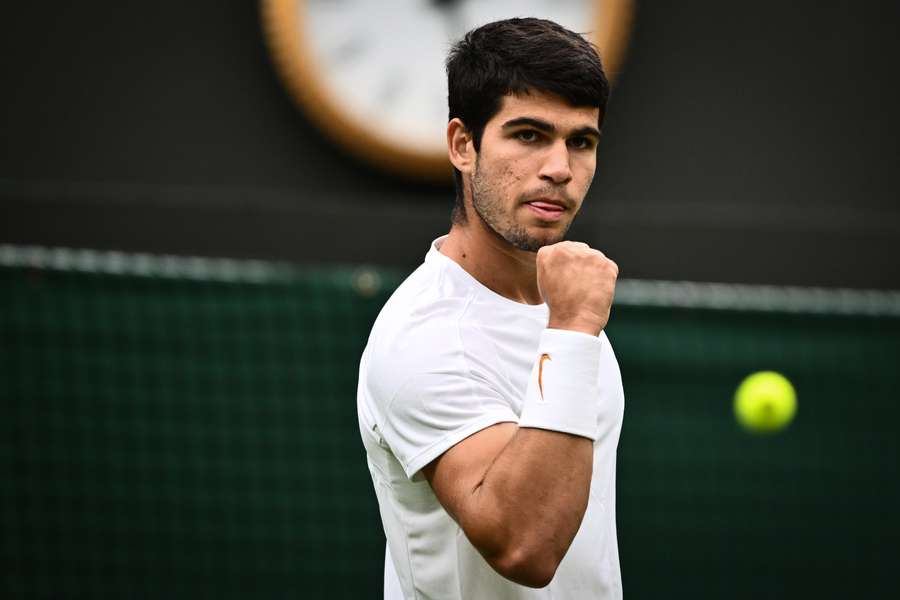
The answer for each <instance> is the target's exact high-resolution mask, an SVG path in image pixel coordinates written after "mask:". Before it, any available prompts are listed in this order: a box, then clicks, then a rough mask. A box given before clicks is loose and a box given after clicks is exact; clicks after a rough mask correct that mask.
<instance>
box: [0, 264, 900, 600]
mask: <svg viewBox="0 0 900 600" xmlns="http://www.w3.org/2000/svg"><path fill="white" fill-rule="evenodd" d="M400 280H401V276H400V274H398V273H395V272H389V271H385V270H372V269H366V270H353V269H331V270H312V269H298V268H293V267H288V266H285V265H277V264H270V263H252V262H235V261H224V260H221V261H211V260H201V259H175V258H166V257H147V256H135V255H127V256H126V255H121V254H116V253H107V254H98V253H91V252H87V251H81V252H77V251H62V250H60V251H48V250H37V249H24V250H23V249H11V248H9V247H6V248H3V249H0V343H2V356H3V360H2V363H0V364H2V366H0V406H2V412H0V468H2V473H3V477H2V479H0V532H2V536H0V560H2V563H3V565H4V567H3V578H2V580H0V581H2V583H0V586H2V587H0V590H2V593H3V596H4V597H17V598H20V597H22V598H24V597H43V598H50V597H53V598H56V597H71V596H76V597H91V598H94V597H117V598H118V597H167V598H174V597H190V598H243V597H246V596H248V595H252V596H254V597H266V598H282V597H289V596H290V597H302V598H377V597H380V593H381V574H382V568H383V562H382V561H383V556H384V555H383V544H384V537H383V533H382V531H381V522H380V518H379V516H378V510H377V504H376V501H375V497H374V494H373V492H372V490H371V483H370V480H369V476H368V473H367V471H366V467H365V460H364V451H363V448H362V444H361V442H360V440H359V434H358V430H357V424H356V405H355V391H356V375H357V367H358V360H359V356H360V353H361V351H362V349H363V347H364V345H365V341H366V337H367V334H368V330H369V327H370V325H371V323H372V321H373V320H374V318H375V316H376V315H377V313H378V310H379V309H380V307H381V305H382V304H383V303H384V301H385V300H386V299H387V297H388V296H389V294H390V292H391V291H392V290H393V288H394V287H395V286H396V285H397V284H398V283H399V282H400ZM679 285H681V287H679ZM753 294H756V295H757V296H758V297H757V298H755V299H753ZM729 297H730V298H731V300H728V298H729ZM748 298H749V300H748ZM896 300H897V298H896V295H891V294H874V295H873V294H872V293H869V294H858V293H856V294H854V293H847V292H843V293H824V292H814V291H812V292H811V291H802V290H786V291H785V290H781V291H779V290H768V291H767V290H766V289H761V288H735V287H733V286H732V287H716V286H688V287H684V285H682V284H662V283H659V282H657V283H641V282H630V283H629V282H623V284H622V286H621V292H620V295H619V300H618V301H617V305H616V307H615V309H614V313H613V319H612V321H611V324H610V326H609V328H608V332H609V335H610V337H611V339H612V340H613V343H614V344H615V348H616V353H617V356H618V359H619V362H620V364H621V367H622V372H623V377H624V382H625V389H626V413H625V425H624V428H623V432H622V440H621V444H620V448H619V467H618V468H619V482H618V523H619V544H620V550H621V558H622V570H623V577H624V583H625V589H626V594H627V597H629V598H663V597H669V598H671V597H674V598H679V597H690V598H739V597H747V598H750V597H754V598H759V597H765V598H798V597H865V594H866V593H869V592H874V591H877V590H882V589H891V588H892V587H893V585H890V587H888V584H890V583H891V582H892V581H893V577H891V575H892V568H893V562H894V558H893V557H894V556H895V554H896V553H895V551H894V548H895V547H896V543H897V541H898V537H900V517H898V515H897V512H898V507H900V493H898V485H897V483H896V480H897V462H898V456H900V452H898V450H900V444H898V441H897V439H896V435H895V433H894V429H895V423H896V422H897V420H898V418H900V409H898V408H897V400H898V389H900V368H898V367H900V302H897V301H896ZM764 369H771V370H777V371H781V372H782V373H784V374H785V375H787V376H788V377H789V378H790V379H791V380H792V381H793V382H794V384H795V386H796V388H797V390H798V395H799V411H798V414H797V418H796V419H795V422H794V423H793V424H792V425H791V426H790V427H789V428H788V429H787V430H786V431H783V432H781V433H779V434H775V435H768V436H753V435H750V434H747V433H745V432H743V431H742V430H741V429H740V428H739V427H738V426H737V424H736V422H735V420H734V416H733V413H732V405H731V399H732V395H733V393H734V389H735V387H736V386H737V384H738V382H739V381H740V380H741V379H742V378H743V377H744V376H745V375H747V374H748V373H750V372H752V371H757V370H764Z"/></svg>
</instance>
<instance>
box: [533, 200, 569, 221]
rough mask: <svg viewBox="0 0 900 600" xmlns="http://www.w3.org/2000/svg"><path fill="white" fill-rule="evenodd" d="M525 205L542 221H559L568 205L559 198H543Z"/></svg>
mask: <svg viewBox="0 0 900 600" xmlns="http://www.w3.org/2000/svg"><path fill="white" fill-rule="evenodd" d="M525 205H526V206H528V208H529V209H530V210H531V212H533V213H534V214H535V215H537V216H538V218H540V219H541V220H542V221H558V220H559V219H561V218H562V216H563V215H564V214H565V212H566V206H565V205H564V204H563V203H562V202H560V201H559V200H550V199H544V198H541V199H538V200H531V201H530V202H526V203H525Z"/></svg>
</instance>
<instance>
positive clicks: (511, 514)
mask: <svg viewBox="0 0 900 600" xmlns="http://www.w3.org/2000/svg"><path fill="white" fill-rule="evenodd" d="M551 249H552V250H551ZM617 274H618V267H616V265H615V263H613V262H612V261H610V260H608V259H606V257H604V256H603V255H602V254H601V253H599V252H597V251H594V250H590V249H589V248H588V247H587V246H586V245H585V244H574V243H571V242H565V243H563V244H556V245H554V246H551V247H547V248H542V249H541V251H540V252H539V253H538V283H539V285H541V289H542V293H543V295H544V298H545V300H546V301H547V304H548V305H549V307H550V324H551V326H552V327H553V328H555V329H567V330H570V331H579V332H582V333H587V334H589V335H593V336H596V335H597V334H599V332H600V331H601V330H602V329H603V327H604V326H605V325H606V322H607V320H608V318H609V308H610V305H611V302H612V295H613V290H614V286H615V279H616V276H617ZM541 393H542V394H543V391H542V392H541ZM585 396H586V397H583V398H582V397H577V398H568V399H567V400H568V401H569V402H584V403H593V402H596V401H597V399H596V398H594V397H590V394H585ZM524 414H525V413H524V411H523V419H524ZM531 420H532V421H533V419H531ZM536 427H538V426H537V425H533V426H530V427H526V426H522V427H520V426H519V425H518V424H515V423H501V424H498V425H494V426H492V427H489V428H487V429H484V430H482V431H480V432H478V433H476V434H474V435H472V436H470V437H468V438H466V439H465V440H463V441H461V442H460V443H458V444H457V445H456V446H454V447H452V448H451V449H449V450H448V451H447V452H445V453H444V454H443V455H441V456H440V457H438V458H437V459H435V460H434V461H433V462H432V463H430V464H429V465H427V466H426V467H425V468H424V469H423V472H424V474H425V476H426V478H427V479H428V481H429V483H430V484H431V487H432V489H433V490H434V492H435V495H436V496H437V498H438V500H439V501H440V502H441V504H442V505H443V507H444V508H445V509H446V510H447V512H448V513H449V514H450V515H451V516H452V517H453V518H454V519H455V520H456V521H457V523H459V525H460V527H462V529H463V531H464V532H465V534H466V536H467V537H468V539H469V541H470V542H471V543H472V544H473V545H474V546H475V547H476V548H477V549H478V550H479V552H481V554H482V555H483V556H484V558H485V560H486V561H487V562H488V563H489V564H490V565H491V567H493V568H494V569H495V570H496V571H497V572H498V573H500V574H501V575H503V576H504V577H506V578H507V579H510V580H512V581H515V582H517V583H520V584H522V585H527V586H531V587H543V586H545V585H547V584H548V583H549V582H550V581H551V580H552V579H553V575H554V574H555V572H556V569H557V567H558V566H559V563H560V562H561V561H562V559H563V557H564V556H565V554H566V551H567V550H568V549H569V546H570V545H571V543H572V540H573V539H574V538H575V534H576V533H577V532H578V529H579V527H580V526H581V520H582V519H583V517H584V513H585V510H586V509H587V503H588V497H589V494H590V485H591V474H592V469H593V443H592V440H591V439H589V438H588V437H582V436H580V435H573V434H571V433H564V432H562V431H554V430H553V429H552V427H551V428H536Z"/></svg>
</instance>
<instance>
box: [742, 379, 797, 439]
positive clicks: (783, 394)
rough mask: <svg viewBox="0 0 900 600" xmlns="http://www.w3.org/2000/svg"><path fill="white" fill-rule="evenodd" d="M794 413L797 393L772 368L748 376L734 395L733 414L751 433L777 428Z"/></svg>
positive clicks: (791, 417) (784, 423)
mask: <svg viewBox="0 0 900 600" xmlns="http://www.w3.org/2000/svg"><path fill="white" fill-rule="evenodd" d="M796 412H797V393H796V392H795V391H794V386H793V385H791V382H790V381H788V379H787V378H786V377H785V376H784V375H782V374H781V373H776V372H775V371H760V372H758V373H753V374H752V375H750V376H748V377H747V378H746V379H744V381H742V382H741V385H739V386H738V389H737V392H735V394H734V415H735V417H737V420H738V423H740V424H741V425H742V426H743V427H744V429H746V430H748V431H752V432H753V433H768V432H772V431H778V430H779V429H782V428H784V427H786V426H787V424H788V423H790V422H791V419H793V418H794V413H796Z"/></svg>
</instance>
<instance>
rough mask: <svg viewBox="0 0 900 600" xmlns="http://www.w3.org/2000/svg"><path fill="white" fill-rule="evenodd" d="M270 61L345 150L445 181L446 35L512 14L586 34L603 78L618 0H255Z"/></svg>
mask: <svg viewBox="0 0 900 600" xmlns="http://www.w3.org/2000/svg"><path fill="white" fill-rule="evenodd" d="M262 9H263V23H264V27H265V30H266V35H267V39H268V41H269V45H270V48H271V50H272V53H273V57H274V59H275V62H276V65H277V66H278V69H279V72H280V73H281V74H282V77H283V79H284V80H285V83H286V85H287V87H288V89H289V90H290V91H291V92H292V94H293V96H294V97H295V98H296V99H297V101H298V103H299V104H300V105H301V107H302V108H303V109H304V110H305V112H307V113H308V114H309V116H310V117H311V118H312V119H313V120H314V121H315V122H317V123H318V124H319V125H320V126H321V127H322V128H324V129H325V130H326V131H327V132H328V133H330V134H331V135H332V136H333V137H335V138H336V139H337V140H338V141H339V142H342V143H343V144H344V145H345V146H347V147H348V148H349V149H351V150H353V151H355V152H356V153H358V154H360V155H361V156H363V157H365V158H368V159H370V160H372V161H374V162H375V163H376V164H378V165H380V166H382V167H385V168H388V169H390V170H393V171H396V172H403V173H407V174H410V175H414V176H418V177H422V178H432V179H433V178H440V179H446V178H448V177H449V174H450V172H451V170H450V165H449V161H448V159H447V148H446V126H447V120H448V119H447V78H446V72H445V70H444V61H445V60H446V57H447V52H448V51H449V49H450V46H451V44H452V43H453V42H455V41H456V40H458V39H460V38H461V37H462V36H463V35H464V34H465V33H466V32H467V31H469V30H471V29H473V28H475V27H477V26H479V25H483V24H485V23H489V22H491V21H495V20H498V19H504V18H508V17H514V16H526V15H527V16H537V17H541V18H547V19H551V20H553V21H556V22H557V23H559V24H561V25H563V26H565V27H567V28H569V29H571V30H573V31H579V32H582V33H585V34H587V35H588V36H589V37H590V38H591V39H592V41H594V43H596V44H597V45H598V47H599V48H600V50H601V56H602V57H603V59H604V65H605V66H606V68H607V71H608V72H609V74H610V75H611V76H612V75H613V74H614V73H615V71H616V68H617V66H618V63H619V58H618V57H619V55H620V53H621V48H622V46H624V44H623V42H624V40H625V38H626V37H627V36H626V33H627V28H628V22H629V20H630V14H631V11H630V2H628V1H627V0H516V1H513V0H493V1H491V0H392V1H391V2H389V3H386V2H383V1H379V0H263V2H262Z"/></svg>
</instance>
